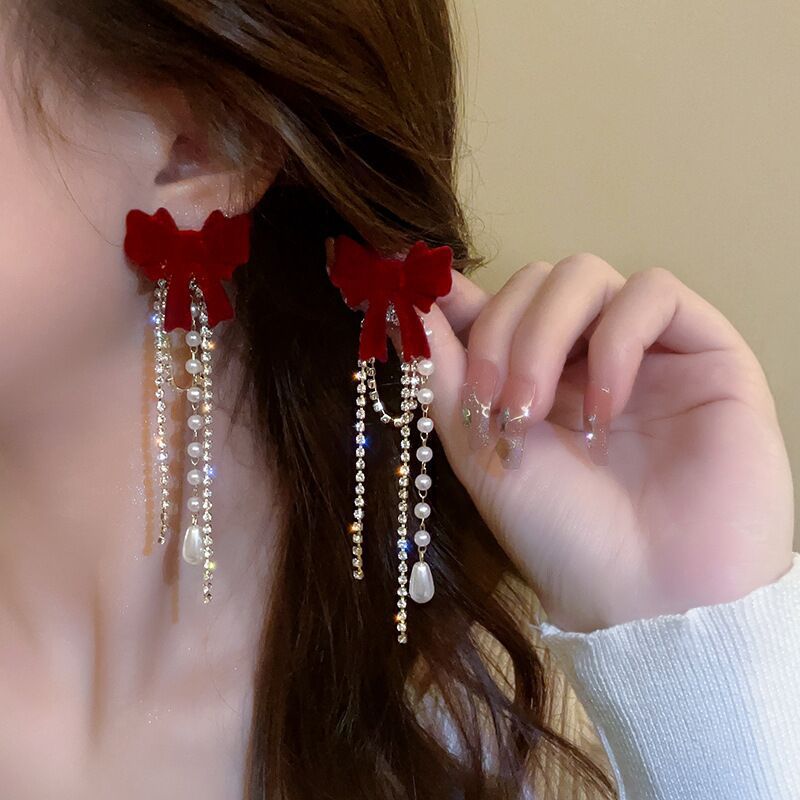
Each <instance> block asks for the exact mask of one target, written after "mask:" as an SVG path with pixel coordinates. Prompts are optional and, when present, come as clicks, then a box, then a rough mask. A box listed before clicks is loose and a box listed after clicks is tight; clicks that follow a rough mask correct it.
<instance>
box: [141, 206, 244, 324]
mask: <svg viewBox="0 0 800 800" xmlns="http://www.w3.org/2000/svg"><path fill="white" fill-rule="evenodd" d="M250 223H251V219H250V215H249V214H240V215H239V216H236V217H226V216H225V215H224V214H223V213H222V212H221V211H219V210H217V211H214V212H212V214H211V215H210V216H209V217H208V219H207V220H206V222H205V224H204V225H203V228H202V230H199V231H190V230H179V229H178V226H177V225H176V224H175V220H174V219H173V218H172V215H171V214H170V213H169V211H167V209H165V208H159V209H158V211H156V213H155V214H153V215H152V216H150V215H148V214H145V213H144V212H143V211H131V212H130V213H129V214H128V217H127V234H126V236H125V254H126V255H127V256H128V258H129V259H130V260H131V261H132V262H133V263H134V264H136V265H137V266H138V267H139V269H140V270H141V271H142V273H143V274H144V275H145V276H146V277H147V278H148V279H149V280H151V281H159V280H161V279H162V278H164V279H166V280H167V281H169V289H168V290H167V301H166V309H165V312H164V329H165V330H168V331H171V330H173V329H175V328H183V329H184V330H189V329H190V328H191V327H192V314H191V302H192V301H191V292H190V290H189V283H190V281H191V279H192V278H194V280H195V281H196V283H197V285H198V286H199V287H200V289H201V291H202V292H203V298H204V300H205V303H206V308H207V310H208V325H209V327H210V328H213V327H214V326H215V325H216V324H217V323H218V322H221V321H222V320H225V319H231V318H232V317H233V307H232V306H231V302H230V300H229V299H228V295H227V294H226V293H225V288H224V287H223V285H222V281H223V280H230V279H231V278H232V277H233V272H234V270H235V269H236V267H238V266H240V265H241V264H245V263H246V262H247V261H248V259H249V258H250Z"/></svg>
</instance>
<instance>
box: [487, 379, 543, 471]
mask: <svg viewBox="0 0 800 800" xmlns="http://www.w3.org/2000/svg"><path fill="white" fill-rule="evenodd" d="M535 397H536V386H535V384H534V383H532V382H531V381H529V380H527V379H525V378H519V377H516V376H512V377H510V378H509V379H508V382H507V383H506V386H505V389H504V391H503V398H502V406H501V409H500V438H499V439H498V440H497V445H496V446H495V450H496V452H497V455H498V456H499V457H500V463H501V464H502V465H503V466H504V467H505V468H506V469H517V467H519V465H520V463H521V462H522V452H523V447H524V444H525V432H526V431H527V430H528V427H529V426H530V424H531V422H530V421H531V409H532V407H533V401H534V398H535Z"/></svg>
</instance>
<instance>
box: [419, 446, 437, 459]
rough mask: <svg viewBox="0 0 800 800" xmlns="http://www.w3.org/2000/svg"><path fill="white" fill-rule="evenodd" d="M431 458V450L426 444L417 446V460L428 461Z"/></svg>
mask: <svg viewBox="0 0 800 800" xmlns="http://www.w3.org/2000/svg"><path fill="white" fill-rule="evenodd" d="M432 458H433V450H431V449H430V447H427V446H426V445H422V447H418V448H417V460H418V461H423V462H424V461H430V460H431V459H432Z"/></svg>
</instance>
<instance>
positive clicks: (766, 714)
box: [533, 553, 800, 800]
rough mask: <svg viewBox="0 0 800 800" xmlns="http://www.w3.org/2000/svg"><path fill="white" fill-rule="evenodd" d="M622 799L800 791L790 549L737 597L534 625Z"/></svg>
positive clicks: (794, 797)
mask: <svg viewBox="0 0 800 800" xmlns="http://www.w3.org/2000/svg"><path fill="white" fill-rule="evenodd" d="M533 627H534V628H536V629H537V630H538V632H539V636H540V640H541V642H542V644H544V645H545V646H546V647H547V648H548V649H549V650H550V651H551V653H552V655H553V658H554V659H555V661H556V663H557V664H558V666H559V667H560V668H561V669H562V670H563V672H564V674H565V676H566V678H567V680H568V681H569V682H570V683H571V684H572V686H573V688H574V689H575V693H576V695H577V697H578V699H579V700H580V701H581V702H582V703H583V706H584V708H585V710H586V713H587V715H588V716H589V718H590V719H591V721H592V722H593V723H594V725H595V727H596V729H597V733H598V736H599V738H600V741H601V743H602V745H603V747H604V748H605V751H606V753H607V754H608V757H609V760H610V763H611V767H612V770H613V773H614V776H615V778H616V780H617V784H618V787H619V797H620V800H723V799H724V800H798V798H800V553H794V555H793V558H792V566H791V568H790V569H789V571H788V572H786V573H785V574H784V575H783V576H781V577H780V578H779V579H778V580H777V581H775V582H774V583H771V584H768V585H766V586H761V587H759V588H758V589H755V590H753V591H752V592H750V593H749V594H747V595H745V596H744V597H741V598H739V599H737V600H734V601H732V602H728V603H720V604H717V605H709V606H700V607H698V608H692V609H690V610H689V611H687V612H685V613H683V614H670V615H662V616H659V617H654V618H651V619H644V620H635V621H631V622H626V623H623V624H620V625H615V626H613V627H610V628H606V629H601V630H597V631H592V632H591V633H575V632H569V631H563V630H561V629H559V628H558V627H556V626H555V625H552V624H550V623H549V622H546V621H545V622H540V623H539V624H537V625H534V626H533Z"/></svg>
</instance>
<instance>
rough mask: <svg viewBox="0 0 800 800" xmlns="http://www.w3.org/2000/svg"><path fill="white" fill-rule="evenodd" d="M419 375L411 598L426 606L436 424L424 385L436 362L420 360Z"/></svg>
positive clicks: (430, 392)
mask: <svg viewBox="0 0 800 800" xmlns="http://www.w3.org/2000/svg"><path fill="white" fill-rule="evenodd" d="M415 367H416V371H417V374H418V375H419V376H420V388H419V390H418V391H417V400H419V404H420V408H421V411H422V416H421V417H420V418H419V419H418V420H417V430H418V431H419V435H420V446H419V447H418V448H417V454H416V455H417V461H419V464H420V471H419V474H418V475H417V477H416V478H415V479H414V486H415V487H416V489H417V493H418V494H419V502H418V503H417V504H416V505H415V506H414V516H415V517H416V518H417V519H418V520H419V528H418V529H417V532H416V533H415V534H414V544H416V545H417V555H418V557H419V560H418V561H417V562H416V564H414V566H413V567H412V568H411V583H410V585H409V595H410V596H411V599H412V600H413V601H414V602H415V603H427V602H428V601H429V600H430V599H431V598H432V597H433V593H434V583H433V574H432V573H431V568H430V566H429V565H428V564H427V563H426V561H425V553H426V551H427V549H428V545H429V544H430V542H431V536H430V534H429V533H428V531H427V530H426V529H425V525H426V520H427V519H428V517H430V514H431V507H430V505H429V504H428V503H427V502H426V499H427V496H428V491H429V490H430V488H431V485H432V481H431V477H430V475H428V464H429V463H430V460H431V458H433V450H432V449H431V448H430V447H429V446H428V436H429V435H430V434H431V433H432V432H433V420H432V419H431V418H430V417H429V416H428V410H429V408H430V404H431V403H432V402H433V390H432V389H429V388H428V387H426V386H425V385H424V384H425V381H426V379H427V378H429V377H430V376H431V375H432V374H433V370H434V366H433V362H432V361H431V360H430V359H429V358H424V359H419V360H417V361H416V362H415Z"/></svg>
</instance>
